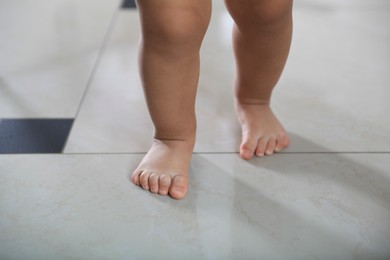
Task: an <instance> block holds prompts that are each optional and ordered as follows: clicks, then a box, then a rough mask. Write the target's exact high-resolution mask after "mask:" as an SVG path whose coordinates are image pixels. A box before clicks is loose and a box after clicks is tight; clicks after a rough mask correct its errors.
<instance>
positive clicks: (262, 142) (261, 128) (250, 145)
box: [236, 102, 290, 160]
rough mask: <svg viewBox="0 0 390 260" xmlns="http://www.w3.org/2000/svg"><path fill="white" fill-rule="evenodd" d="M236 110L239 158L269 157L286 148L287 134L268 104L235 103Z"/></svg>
mask: <svg viewBox="0 0 390 260" xmlns="http://www.w3.org/2000/svg"><path fill="white" fill-rule="evenodd" d="M236 110H237V115H238V119H239V121H240V124H241V129H242V143H241V146H240V156H241V157H242V158H243V159H246V160H249V159H251V158H252V157H253V155H257V156H264V155H271V154H273V153H274V152H279V151H281V150H282V149H283V148H285V147H287V146H288V144H289V142H290V140H289V138H288V136H287V133H286V131H285V130H284V128H283V126H282V125H281V124H280V122H279V121H278V119H277V118H276V116H275V115H274V113H273V112H272V110H271V108H270V106H269V104H243V103H240V102H236Z"/></svg>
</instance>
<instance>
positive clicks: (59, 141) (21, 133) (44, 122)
mask: <svg viewBox="0 0 390 260" xmlns="http://www.w3.org/2000/svg"><path fill="white" fill-rule="evenodd" d="M72 124H73V119H0V154H28V153H61V152H62V149H63V147H64V144H65V141H66V139H67V137H68V135H69V131H70V129H71V127H72Z"/></svg>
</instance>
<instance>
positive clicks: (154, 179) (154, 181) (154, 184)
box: [149, 173, 159, 193]
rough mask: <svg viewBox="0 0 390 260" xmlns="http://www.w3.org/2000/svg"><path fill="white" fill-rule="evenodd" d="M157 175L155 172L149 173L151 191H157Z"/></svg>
mask: <svg viewBox="0 0 390 260" xmlns="http://www.w3.org/2000/svg"><path fill="white" fill-rule="evenodd" d="M158 177H159V176H158V175H157V174H155V173H152V174H150V176H149V189H150V191H151V192H153V193H157V192H158Z"/></svg>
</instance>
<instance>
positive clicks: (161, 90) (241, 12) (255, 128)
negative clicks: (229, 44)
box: [131, 0, 292, 199]
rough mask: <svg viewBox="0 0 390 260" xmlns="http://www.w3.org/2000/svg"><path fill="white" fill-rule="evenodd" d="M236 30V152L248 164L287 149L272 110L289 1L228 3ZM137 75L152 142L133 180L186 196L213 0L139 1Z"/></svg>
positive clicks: (288, 31) (287, 35)
mask: <svg viewBox="0 0 390 260" xmlns="http://www.w3.org/2000/svg"><path fill="white" fill-rule="evenodd" d="M225 4H226V6H227V9H228V11H229V13H230V14H231V16H232V17H233V20H234V21H235V25H234V28H233V49H234V54H235V60H236V80H235V108H236V115H237V117H238V121H239V123H240V125H241V129H242V142H241V145H240V147H239V155H240V156H241V158H242V159H245V160H250V159H252V158H253V157H254V156H257V157H262V156H269V155H272V154H274V153H276V152H279V151H281V150H283V149H284V148H286V147H287V146H288V145H289V143H290V141H289V137H288V135H287V133H286V131H285V129H284V128H283V126H282V125H281V123H280V122H279V120H278V119H277V117H276V116H275V114H274V113H273V111H272V110H271V106H270V100H271V94H272V90H273V88H274V87H275V85H276V84H277V82H278V80H279V78H280V75H281V73H282V71H283V68H284V65H285V62H286V60H287V56H288V52H289V48H290V43H291V35H292V0H273V1H268V0H247V1H242V0H225ZM137 7H138V9H139V12H140V17H141V27H142V38H141V41H140V59H139V61H140V74H141V79H142V83H143V87H144V91H145V97H146V101H147V104H148V108H149V112H150V115H151V119H152V121H153V124H154V127H155V135H154V139H153V143H152V146H151V148H150V149H149V151H148V152H147V154H146V155H145V157H144V158H143V159H142V161H141V162H140V164H139V165H138V167H137V168H136V169H135V170H134V172H133V173H132V175H131V181H132V182H133V183H134V184H136V185H138V186H140V187H142V188H143V189H145V190H148V191H150V192H152V193H155V194H160V195H169V196H171V197H172V198H174V199H182V198H184V197H185V195H186V194H187V191H188V174H189V164H190V162H191V156H192V152H193V148H194V144H195V132H196V119H195V109H194V106H195V95H196V88H197V84H198V79H199V49H200V46H201V43H202V40H203V37H204V34H205V32H206V30H207V26H208V23H209V21H210V14H211V0H197V1H193V0H164V1H160V0H138V1H137Z"/></svg>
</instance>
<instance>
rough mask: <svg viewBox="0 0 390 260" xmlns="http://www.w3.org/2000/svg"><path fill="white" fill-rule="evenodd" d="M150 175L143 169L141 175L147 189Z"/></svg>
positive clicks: (143, 184)
mask: <svg viewBox="0 0 390 260" xmlns="http://www.w3.org/2000/svg"><path fill="white" fill-rule="evenodd" d="M149 176H150V173H149V172H146V171H143V172H142V173H141V175H140V177H139V179H140V183H141V186H142V188H143V189H145V190H148V189H149Z"/></svg>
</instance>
